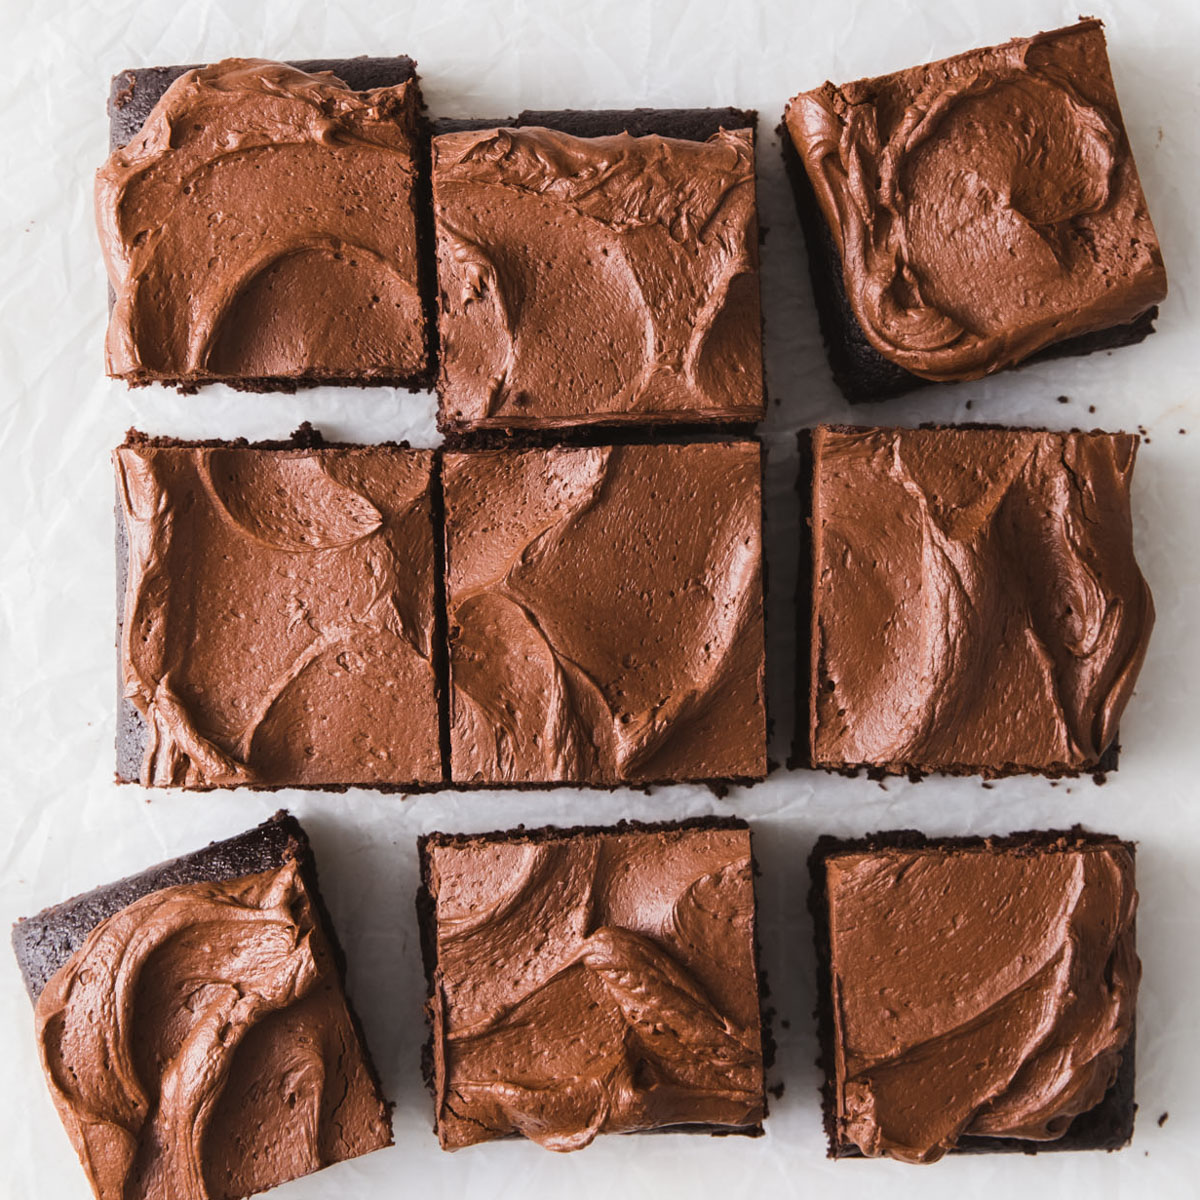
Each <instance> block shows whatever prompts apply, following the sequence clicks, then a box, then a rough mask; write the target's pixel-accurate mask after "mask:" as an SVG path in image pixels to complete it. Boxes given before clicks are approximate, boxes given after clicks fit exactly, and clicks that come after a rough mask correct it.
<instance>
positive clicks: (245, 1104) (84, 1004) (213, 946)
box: [12, 812, 392, 1200]
mask: <svg viewBox="0 0 1200 1200" xmlns="http://www.w3.org/2000/svg"><path fill="white" fill-rule="evenodd" d="M12 940H13V947H14V949H15V951H16V955H17V961H18V963H19V965H20V967H21V972H22V974H23V975H24V978H25V985H26V988H27V989H28V992H29V996H30V999H31V1000H32V1001H33V1002H34V1020H35V1026H36V1030H37V1038H38V1049H39V1053H40V1056H41V1059H42V1064H43V1067H44V1069H45V1073H46V1082H47V1084H48V1086H49V1088H50V1094H51V1097H52V1098H53V1100H54V1104H55V1107H56V1108H57V1110H58V1113H59V1116H60V1117H61V1118H62V1122H63V1125H64V1126H65V1127H66V1130H67V1133H68V1135H69V1137H70V1139H71V1142H72V1144H73V1145H74V1147H75V1149H76V1152H77V1153H78V1154H79V1158H80V1161H81V1163H82V1164H83V1166H84V1170H85V1171H86V1173H87V1175H88V1181H89V1182H90V1183H91V1185H92V1188H93V1190H94V1192H95V1194H96V1196H97V1197H98V1198H100V1200H104V1198H105V1197H111V1196H123V1197H126V1198H127V1200H138V1198H140V1197H149V1196H164V1195H167V1196H180V1197H182V1196H198V1195H205V1196H212V1197H222V1198H223V1200H238V1198H240V1197H244V1196H249V1195H251V1194H253V1193H255V1192H260V1191H263V1190H265V1189H266V1188H270V1187H274V1186H275V1185H276V1184H279V1183H283V1182H284V1181H286V1180H289V1179H295V1178H297V1177H299V1176H301V1175H307V1174H309V1173H311V1172H313V1171H317V1170H320V1169H321V1168H322V1167H326V1166H329V1165H331V1164H333V1163H336V1162H341V1161H342V1160H344V1159H348V1158H355V1157H357V1156H359V1155H361V1154H366V1153H368V1152H370V1151H372V1150H377V1149H380V1148H381V1147H383V1146H389V1145H391V1142H392V1122H391V1108H390V1105H389V1104H388V1102H387V1101H386V1100H385V1099H384V1098H383V1095H382V1092H381V1090H380V1086H379V1080H378V1077H377V1074H376V1072H375V1068H374V1065H373V1063H372V1062H371V1058H370V1055H369V1053H368V1051H367V1047H366V1044H365V1042H364V1040H363V1036H362V1030H361V1029H360V1027H359V1024H358V1021H357V1018H356V1017H355V1015H354V1012H353V1010H352V1008H351V1007H350V1003H349V1001H348V1000H347V998H346V994H345V962H344V958H343V955H342V951H341V947H340V946H339V944H338V941H337V935H336V934H335V932H334V930H333V927H332V925H331V923H330V920H329V914H328V913H327V912H326V910H325V906H324V904H323V903H322V900H321V894H320V890H319V888H318V885H317V873H316V864H315V862H314V860H313V855H312V850H311V848H310V846H309V843H308V838H307V837H306V836H305V833H304V830H303V829H302V828H301V827H300V825H299V823H298V822H297V821H296V820H295V819H294V818H292V817H291V816H289V815H288V814H287V813H284V812H280V813H277V814H276V815H275V816H274V817H273V818H271V820H270V821H267V822H266V823H265V824H263V825H260V826H259V827H258V828H257V829H252V830H250V831H249V832H247V833H244V834H241V835H240V836H238V837H235V838H230V839H229V840H228V841H224V842H215V843H213V844H212V845H210V846H208V847H207V848H206V849H204V850H199V851H197V852H196V853H194V854H188V855H185V856H184V857H182V858H177V859H175V860H173V861H171V862H167V863H163V864H161V865H160V866H157V867H153V868H151V869H150V870H148V871H145V872H143V873H142V874H140V875H135V876H133V877H131V878H129V879H124V880H121V881H120V882H119V883H115V884H111V885H109V886H107V887H101V888H97V889H96V890H95V891H92V892H89V893H87V894H86V895H83V896H77V897H75V898H74V899H72V900H68V901H66V902H65V903H63V904H59V905H56V906H55V907H53V908H48V909H46V910H45V911H44V912H41V913H39V914H38V915H37V916H35V917H30V918H28V919H26V920H23V921H19V922H18V923H17V924H16V925H15V926H14V928H13V939H12Z"/></svg>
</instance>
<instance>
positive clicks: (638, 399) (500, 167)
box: [433, 127, 763, 428]
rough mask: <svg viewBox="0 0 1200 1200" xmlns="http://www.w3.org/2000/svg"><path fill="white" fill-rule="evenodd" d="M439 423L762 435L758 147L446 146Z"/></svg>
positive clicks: (500, 134) (466, 139)
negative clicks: (617, 425)
mask: <svg viewBox="0 0 1200 1200" xmlns="http://www.w3.org/2000/svg"><path fill="white" fill-rule="evenodd" d="M433 187H434V211H435V219H436V222H437V241H438V273H439V287H440V290H441V295H442V313H441V318H440V330H441V343H442V366H441V381H440V392H441V397H442V415H443V421H446V422H449V423H450V424H451V425H457V426H460V427H464V428H488V427H510V428H511V427H530V426H534V427H551V428H552V427H556V426H568V425H580V424H588V423H594V422H600V421H605V422H632V421H641V422H645V421H649V420H656V421H660V422H663V421H665V422H673V421H682V422H697V421H747V422H750V421H756V420H759V419H760V418H761V417H762V413H763V379H762V328H761V314H760V307H759V291H758V224H757V217H756V209H755V189H754V140H753V134H752V132H751V131H750V130H748V129H739V130H722V131H720V132H718V133H716V134H714V135H713V136H712V137H711V138H709V139H708V141H706V142H689V141H684V140H681V139H673V138H664V137H658V136H655V135H646V136H644V137H630V136H629V135H628V134H620V135H617V136H613V137H595V138H578V137H572V136H570V135H568V134H565V133H559V132H557V131H555V130H551V129H543V128H538V127H531V128H524V127H523V128H508V129H489V130H482V131H472V132H467V133H451V134H443V135H441V136H440V137H436V138H434V141H433Z"/></svg>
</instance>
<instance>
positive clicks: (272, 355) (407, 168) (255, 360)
mask: <svg viewBox="0 0 1200 1200" xmlns="http://www.w3.org/2000/svg"><path fill="white" fill-rule="evenodd" d="M417 105H418V97H417V92H416V84H415V82H413V81H411V80H410V81H407V82H405V83H402V84H399V85H397V86H395V87H385V88H377V89H375V90H373V91H369V92H354V91H351V90H350V89H349V88H348V87H346V85H345V84H344V83H342V82H341V80H339V79H336V78H335V77H334V76H332V75H329V74H324V73H323V74H321V75H308V74H306V73H304V72H303V71H298V70H296V69H295V68H293V67H288V66H285V65H283V64H282V63H272V62H263V61H261V60H257V59H227V60H226V61H224V62H220V63H217V64H216V65H215V66H211V67H204V68H201V69H198V70H193V71H188V72H187V73H186V74H184V75H182V76H181V77H180V78H179V79H177V80H176V81H175V82H174V83H173V84H172V85H171V86H170V88H168V89H167V91H166V93H165V94H164V95H163V97H162V99H161V100H160V101H159V102H158V104H157V105H156V106H155V107H154V110H153V111H152V112H151V114H150V116H149V118H148V119H147V121H146V123H145V125H144V126H143V128H142V131H141V132H140V133H139V134H138V135H137V137H136V138H134V140H133V141H132V142H130V143H129V145H128V146H124V147H122V148H121V149H118V150H115V151H113V153H112V155H111V156H110V158H109V160H108V161H107V162H106V163H105V164H104V166H103V167H101V169H100V171H99V172H98V174H97V176H96V219H97V224H98V227H99V231H100V244H101V247H102V248H103V251H104V259H105V263H106V265H107V268H108V277H109V282H110V283H111V285H112V289H113V293H114V297H115V298H114V303H113V308H112V313H111V316H110V319H109V326H108V337H107V340H106V343H105V356H106V363H107V368H108V373H109V374H110V375H113V376H117V377H119V378H122V379H125V380H127V381H129V382H130V383H134V384H141V383H146V382H149V381H152V380H162V381H165V382H172V383H178V384H180V385H182V386H184V387H190V386H195V385H196V384H200V383H204V382H205V381H208V380H212V379H225V380H242V381H256V380H257V381H260V382H261V381H263V380H272V381H276V382H278V381H283V382H287V381H298V380H314V379H320V380H330V381H334V380H338V379H342V380H353V381H355V382H369V381H372V380H378V381H385V380H396V379H401V378H403V377H409V376H412V375H415V374H419V373H420V372H421V371H422V370H424V368H425V358H426V331H425V317H424V310H423V308H422V304H421V297H420V294H419V292H418V287H417V227H416V216H415V212H414V208H413V188H414V179H415V174H416V165H415V152H416V151H415V140H416V134H415V124H416V111H417Z"/></svg>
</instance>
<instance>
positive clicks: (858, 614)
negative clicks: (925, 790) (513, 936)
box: [811, 427, 1154, 775]
mask: <svg viewBox="0 0 1200 1200" xmlns="http://www.w3.org/2000/svg"><path fill="white" fill-rule="evenodd" d="M1137 444H1138V439H1137V437H1136V435H1132V434H1124V433H1113V434H1110V433H1048V432H1038V431H1033V430H1020V429H1008V430H1004V429H986V428H983V429H915V430H914V429H903V430H901V429H847V428H831V427H823V428H819V429H817V430H816V431H815V433H814V437H813V455H814V468H813V562H814V580H813V633H812V637H813V642H812V645H813V655H812V710H811V711H812V730H811V733H812V751H813V759H814V761H815V762H816V763H817V764H818V765H820V766H832V767H840V766H844V765H850V764H866V765H869V766H873V767H879V768H884V769H887V770H893V771H904V770H906V769H909V768H915V769H917V770H946V771H970V772H978V773H981V774H985V775H988V774H1003V773H1008V772H1011V771H1014V770H1040V771H1045V772H1049V773H1061V772H1064V771H1079V770H1085V769H1087V768H1090V767H1094V766H1095V765H1096V763H1097V761H1098V760H1099V758H1100V756H1101V755H1102V754H1103V753H1104V751H1105V750H1106V749H1107V748H1108V747H1109V746H1110V745H1111V744H1112V742H1113V739H1114V738H1115V736H1116V733H1117V726H1118V724H1119V722H1120V719H1121V714H1122V712H1123V711H1124V710H1125V705H1126V702H1127V701H1128V700H1129V697H1130V695H1131V693H1132V691H1133V687H1134V684H1135V682H1136V680H1137V675H1138V671H1139V670H1140V668H1141V664H1142V659H1143V657H1144V655H1145V651H1146V644H1147V642H1148V640H1149V637H1150V630H1151V628H1152V626H1153V624H1154V606H1153V602H1152V601H1151V598H1150V591H1149V589H1148V588H1147V586H1146V582H1145V580H1144V579H1143V578H1142V574H1141V572H1140V571H1139V570H1138V565H1137V561H1136V560H1135V558H1134V555H1133V532H1132V527H1131V519H1130V510H1129V485H1130V480H1131V477H1132V474H1133V463H1134V456H1135V453H1136V450H1137Z"/></svg>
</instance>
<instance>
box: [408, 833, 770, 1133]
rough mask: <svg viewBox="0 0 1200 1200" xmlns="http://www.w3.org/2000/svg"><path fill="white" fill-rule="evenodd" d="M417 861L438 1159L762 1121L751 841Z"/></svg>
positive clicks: (467, 850) (575, 840)
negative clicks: (517, 1142)
mask: <svg viewBox="0 0 1200 1200" xmlns="http://www.w3.org/2000/svg"><path fill="white" fill-rule="evenodd" d="M428 853H429V855H430V864H431V865H430V886H431V889H432V891H433V895H434V900H435V916H436V923H437V945H436V969H435V971H434V975H433V998H432V1000H431V1001H430V1011H431V1015H432V1019H433V1025H434V1043H433V1048H434V1087H435V1093H436V1103H437V1109H438V1136H439V1137H440V1139H441V1142H442V1145H443V1146H444V1147H445V1148H446V1149H458V1148H460V1147H462V1146H468V1145H471V1144H473V1143H476V1142H481V1141H487V1140H490V1139H492V1138H496V1137H504V1136H509V1135H511V1134H522V1135H524V1136H525V1137H528V1138H531V1139H532V1140H534V1141H536V1142H538V1143H539V1144H541V1145H542V1146H544V1147H545V1148H546V1149H549V1150H577V1149H580V1148H581V1147H583V1146H586V1145H588V1143H590V1142H591V1141H592V1139H593V1138H595V1136H596V1135H597V1134H598V1133H602V1132H608V1133H613V1132H633V1131H635V1130H645V1129H654V1128H660V1127H663V1126H671V1125H677V1124H699V1125H718V1126H730V1127H735V1128H736V1127H751V1128H752V1127H754V1126H756V1125H757V1124H758V1123H759V1122H760V1121H761V1120H762V1117H763V1115H764V1112H765V1108H764V1101H763V1064H762V1045H761V1032H760V1016H759V1012H758V1000H757V996H758V989H757V986H756V975H755V964H754V948H753V947H754V899H753V885H752V880H751V864H750V851H749V835H748V833H747V832H746V831H745V830H736V831H731V830H694V831H686V832H684V831H676V832H669V831H668V832H662V833H629V834H618V835H604V836H592V837H587V836H575V837H571V838H561V839H551V840H547V841H537V842H518V841H513V842H501V843H498V844H497V843H493V844H484V843H476V844H462V845H455V844H448V845H435V846H434V847H433V848H432V849H430V850H429V851H428ZM484 963H487V964H489V967H488V969H487V970H486V971H483V970H481V969H480V967H481V964H484Z"/></svg>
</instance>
